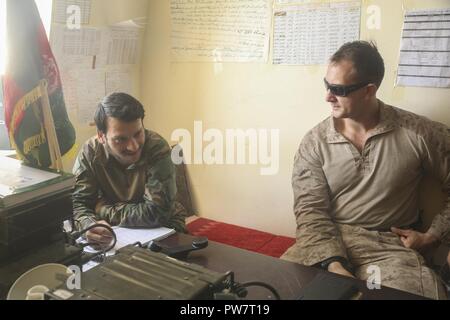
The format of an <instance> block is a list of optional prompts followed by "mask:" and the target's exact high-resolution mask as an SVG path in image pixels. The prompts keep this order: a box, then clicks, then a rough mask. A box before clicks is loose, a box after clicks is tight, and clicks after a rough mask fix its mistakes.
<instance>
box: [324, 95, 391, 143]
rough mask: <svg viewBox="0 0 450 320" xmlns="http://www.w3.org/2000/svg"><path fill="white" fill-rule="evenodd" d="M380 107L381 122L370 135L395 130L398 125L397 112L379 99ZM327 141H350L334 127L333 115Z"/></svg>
mask: <svg viewBox="0 0 450 320" xmlns="http://www.w3.org/2000/svg"><path fill="white" fill-rule="evenodd" d="M378 105H379V107H380V122H379V123H378V124H377V125H376V126H375V128H373V129H372V130H371V131H370V135H369V138H370V137H373V136H376V135H380V134H383V133H386V132H389V131H392V130H394V129H395V128H396V127H397V126H398V125H397V123H396V121H395V120H396V113H395V111H394V109H393V108H392V107H391V106H389V105H386V104H384V102H383V101H381V100H378ZM327 143H348V140H347V139H346V138H345V137H344V136H343V135H342V134H341V133H339V132H338V131H336V128H335V127H334V121H333V116H330V117H329V119H328V128H327Z"/></svg>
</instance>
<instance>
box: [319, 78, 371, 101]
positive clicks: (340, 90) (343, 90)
mask: <svg viewBox="0 0 450 320" xmlns="http://www.w3.org/2000/svg"><path fill="white" fill-rule="evenodd" d="M323 82H324V83H325V88H326V89H327V91H328V90H330V92H331V94H333V95H335V96H339V97H346V96H347V95H349V94H350V93H352V92H353V91H356V90H359V89H361V88H363V87H365V86H367V85H368V84H369V83H370V82H361V83H357V84H351V85H349V86H342V85H338V84H329V83H328V81H327V79H325V78H323Z"/></svg>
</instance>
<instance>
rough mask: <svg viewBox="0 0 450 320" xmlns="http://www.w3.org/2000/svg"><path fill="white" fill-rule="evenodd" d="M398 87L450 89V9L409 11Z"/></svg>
mask: <svg viewBox="0 0 450 320" xmlns="http://www.w3.org/2000/svg"><path fill="white" fill-rule="evenodd" d="M397 85H400V86H417V87H440V88H450V9H441V10H414V11H409V12H406V14H405V19H404V23H403V32H402V41H401V47H400V61H399V65H398V71H397Z"/></svg>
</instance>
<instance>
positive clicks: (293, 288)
mask: <svg viewBox="0 0 450 320" xmlns="http://www.w3.org/2000/svg"><path fill="white" fill-rule="evenodd" d="M193 238H194V237H192V236H190V235H184V234H174V235H172V236H170V237H169V238H167V239H164V240H163V241H162V242H163V243H164V244H166V245H182V244H189V243H190V241H192V239H193ZM184 260H185V261H186V262H189V263H195V264H198V265H201V266H203V267H205V268H208V269H210V270H213V271H217V272H222V273H224V272H227V271H234V274H235V281H237V282H239V283H243V282H248V281H262V282H265V283H268V284H270V285H271V286H273V287H274V288H275V289H276V290H277V291H278V293H279V294H280V296H281V299H283V300H292V299H297V297H298V296H299V294H300V292H301V288H302V287H303V286H305V285H306V284H307V283H308V282H310V281H311V280H312V279H313V278H314V276H315V275H316V274H317V273H319V272H325V271H322V270H319V269H317V268H313V267H305V266H302V265H299V264H296V263H292V262H289V261H284V260H281V259H277V258H273V257H269V256H265V255H262V254H259V253H254V252H251V251H247V250H243V249H239V248H235V247H231V246H228V245H225V244H221V243H217V242H214V241H209V244H208V247H207V248H205V249H201V250H197V251H193V252H191V253H190V254H189V256H188V257H187V258H186V259H184ZM333 276H335V277H342V278H345V279H347V280H350V281H353V282H354V283H356V285H357V286H358V288H359V290H360V291H361V292H362V294H363V295H362V299H364V300H377V299H384V300H392V299H394V300H411V299H425V298H423V297H421V296H417V295H413V294H410V293H407V292H403V291H400V290H396V289H391V288H387V287H382V288H381V289H380V290H369V289H368V288H367V285H366V282H365V281H361V280H353V279H350V278H347V277H343V276H339V275H335V274H333ZM246 299H256V300H265V299H273V297H272V295H271V293H270V291H268V290H267V289H265V288H262V287H249V288H248V295H247V297H246Z"/></svg>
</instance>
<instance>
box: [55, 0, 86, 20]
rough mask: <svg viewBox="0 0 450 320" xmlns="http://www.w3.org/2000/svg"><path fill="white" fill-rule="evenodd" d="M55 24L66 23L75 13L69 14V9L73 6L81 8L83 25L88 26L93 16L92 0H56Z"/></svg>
mask: <svg viewBox="0 0 450 320" xmlns="http://www.w3.org/2000/svg"><path fill="white" fill-rule="evenodd" d="M54 1H55V4H54V13H53V22H57V23H66V21H67V19H68V18H69V16H70V15H72V14H73V13H72V12H70V13H69V14H68V13H67V8H68V7H69V6H71V5H75V6H78V7H79V8H80V13H81V16H80V20H81V24H88V23H89V19H90V16H91V0H54Z"/></svg>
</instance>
